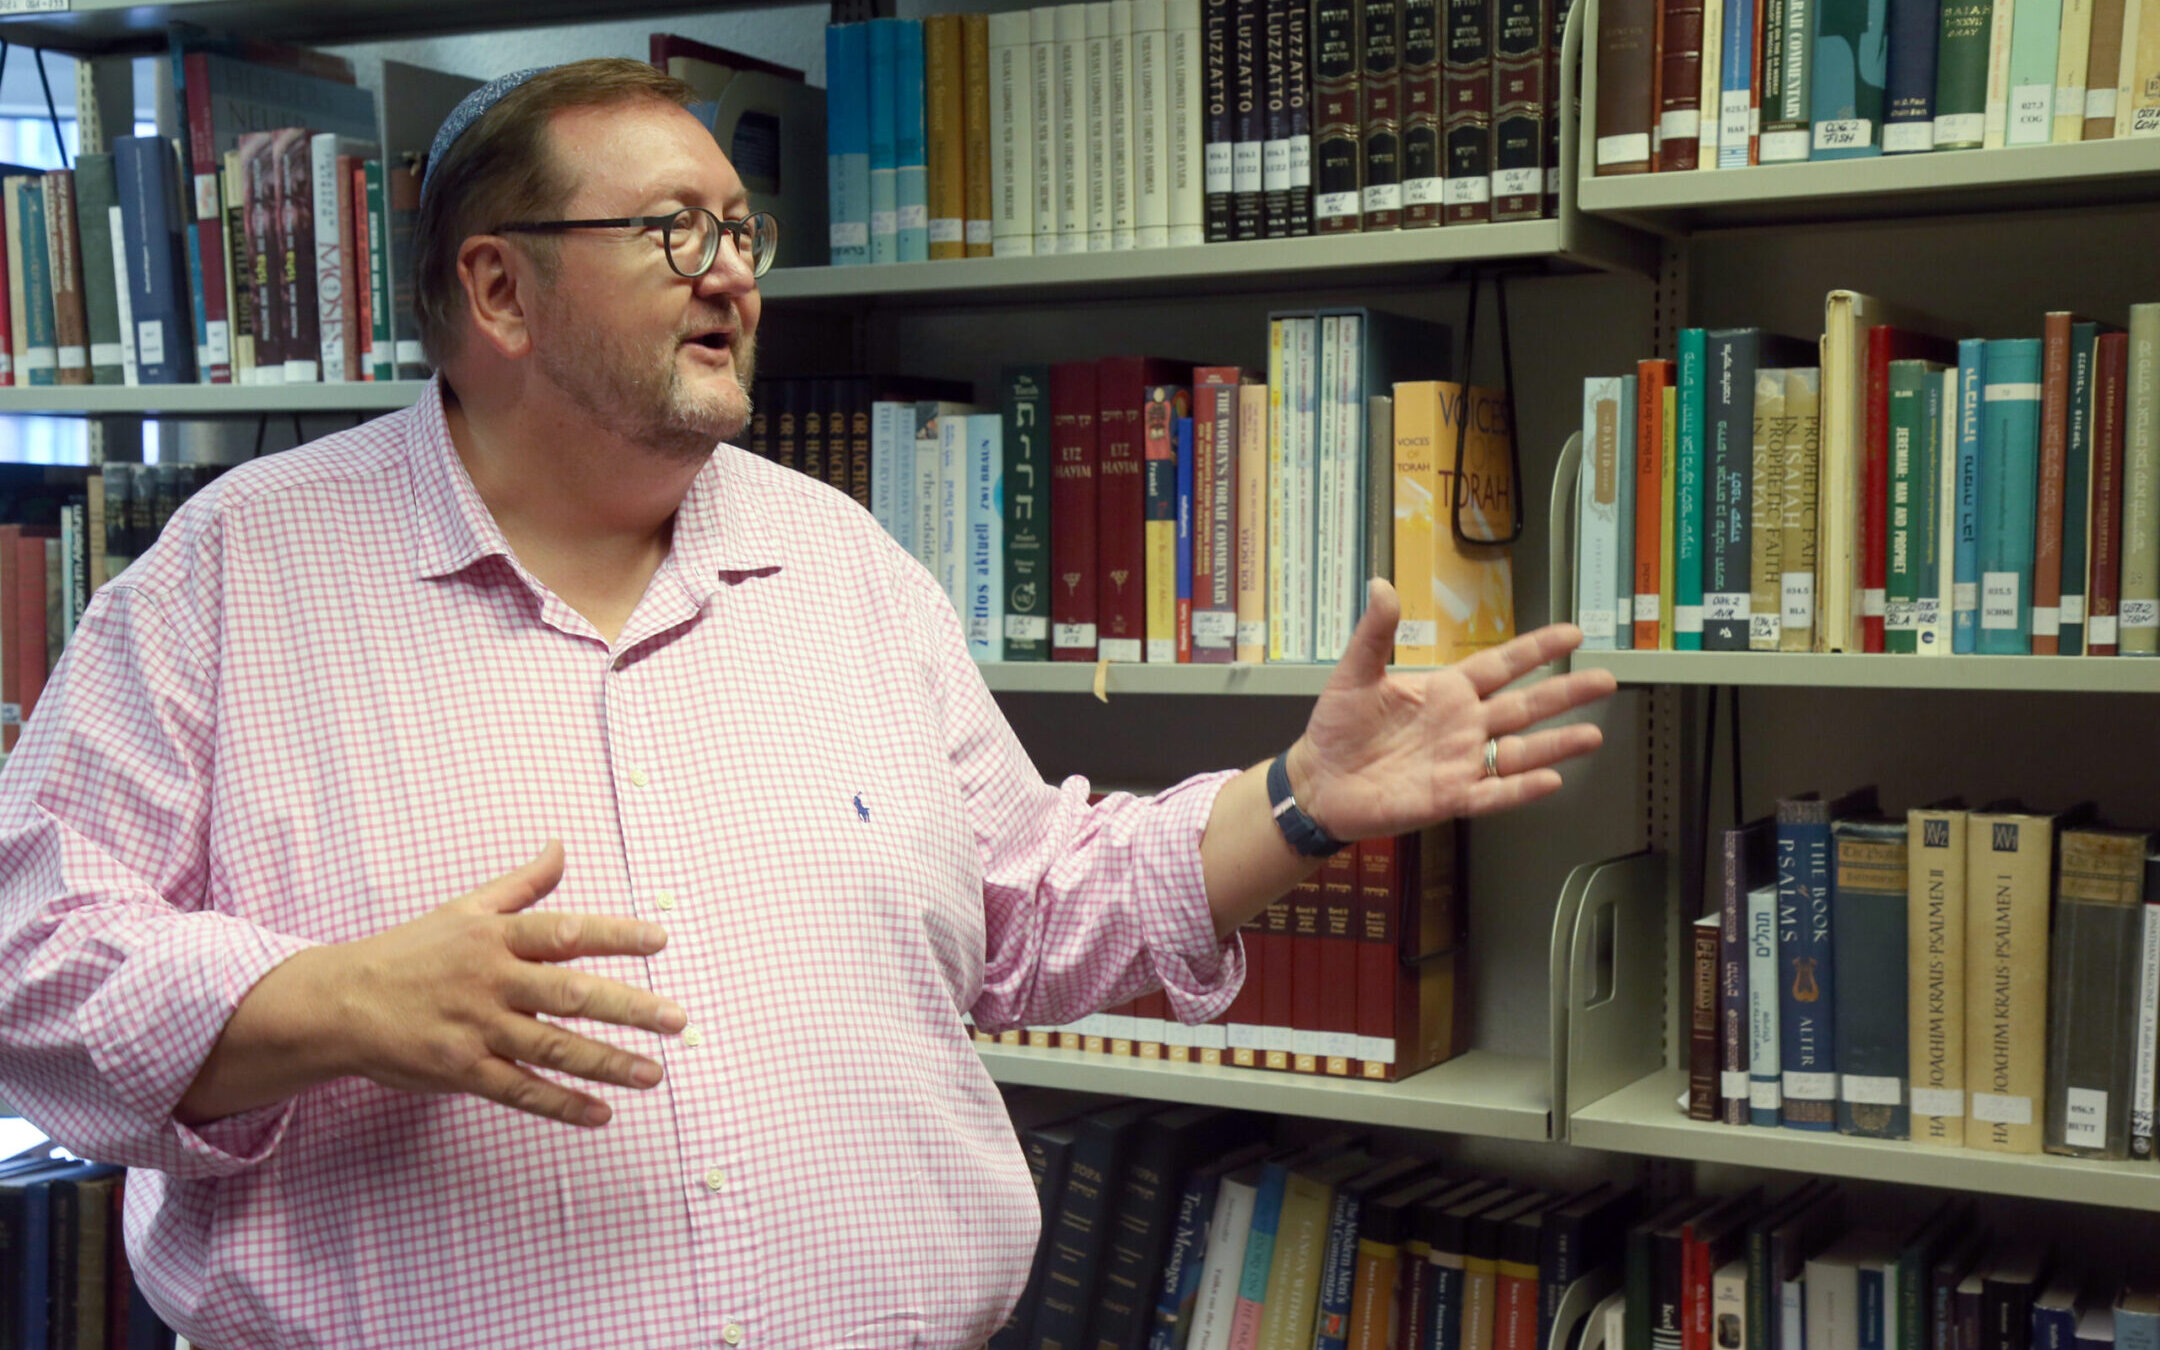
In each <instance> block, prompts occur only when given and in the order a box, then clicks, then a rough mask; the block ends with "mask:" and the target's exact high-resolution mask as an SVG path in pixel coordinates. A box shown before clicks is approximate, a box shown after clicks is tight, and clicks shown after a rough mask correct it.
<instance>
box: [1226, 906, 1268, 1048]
mask: <svg viewBox="0 0 2160 1350" xmlns="http://www.w3.org/2000/svg"><path fill="white" fill-rule="evenodd" d="M1266 931H1267V912H1266V911H1265V910H1263V911H1261V912H1260V913H1258V914H1255V915H1253V916H1252V917H1251V918H1250V919H1247V920H1246V921H1245V926H1244V927H1243V928H1240V929H1239V930H1238V933H1239V934H1240V937H1241V940H1242V942H1243V944H1244V947H1245V983H1244V984H1242V985H1239V986H1238V991H1237V994H1236V995H1235V996H1234V997H1233V998H1232V999H1231V1000H1230V1006H1229V1007H1228V1008H1226V1009H1224V1010H1223V1015H1222V1017H1221V1018H1220V1019H1219V1020H1220V1021H1221V1022H1222V1023H1223V1025H1224V1027H1225V1028H1226V1030H1225V1032H1224V1036H1225V1038H1226V1039H1227V1040H1228V1042H1229V1048H1230V1053H1229V1057H1228V1061H1227V1062H1228V1063H1230V1064H1232V1065H1235V1066H1237V1067H1239V1068H1246V1069H1250V1068H1256V1067H1258V1066H1259V1064H1260V1061H1261V1054H1260V1047H1259V1042H1258V1039H1257V1038H1258V1028H1259V1027H1260V1025H1261V1018H1262V1016H1263V1015H1264V1014H1263V1013H1262V1011H1261V1009H1262V1007H1263V1003H1262V996H1261V992H1260V991H1261V987H1262V985H1263V984H1264V983H1265V981H1266V971H1265V970H1263V969H1262V967H1263V965H1265V962H1264V961H1263V960H1262V959H1261V954H1262V952H1263V951H1264V950H1265V948H1264V946H1263V945H1262V942H1261V935H1262V934H1263V933H1265V932H1266Z"/></svg>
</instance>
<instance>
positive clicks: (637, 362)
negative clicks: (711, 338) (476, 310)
mask: <svg viewBox="0 0 2160 1350" xmlns="http://www.w3.org/2000/svg"><path fill="white" fill-rule="evenodd" d="M730 350H731V354H732V356H733V357H734V360H733V362H732V367H731V372H730V373H731V374H732V375H733V377H734V383H735V386H736V388H735V390H734V392H733V394H732V396H731V395H728V394H719V395H716V396H713V397H708V398H705V399H702V400H693V399H692V398H691V396H690V395H689V394H688V393H687V392H686V391H685V389H684V387H683V383H684V382H683V377H682V368H681V366H680V365H679V364H677V362H678V359H679V351H680V348H679V346H678V345H671V346H670V347H669V348H668V349H667V351H666V355H665V358H664V360H662V361H658V362H654V361H651V360H650V359H649V358H648V357H646V356H645V355H644V354H641V353H631V352H625V351H622V350H619V349H611V348H609V347H607V346H605V345H603V344H602V343H600V342H597V341H594V340H592V339H590V338H584V337H581V338H579V339H576V340H574V341H573V342H572V343H570V344H568V348H567V349H565V348H563V347H551V348H543V349H542V350H540V351H539V352H538V353H537V356H538V359H539V362H540V369H541V371H542V372H543V373H544V374H546V376H547V377H548V380H549V382H550V383H552V384H553V385H554V386H555V387H556V388H557V389H559V390H561V391H562V393H563V395H564V397H566V398H568V399H569V400H570V402H571V403H572V404H573V405H574V406H575V407H576V408H577V409H578V410H579V411H580V412H583V413H584V414H585V415H586V416H588V417H590V418H591V419H592V420H593V421H594V422H595V423H597V424H599V425H601V426H605V427H609V428H611V429H612V430H613V431H615V433H616V434H617V435H620V436H621V437H622V438H623V439H625V440H627V441H630V442H631V443H632V444H635V445H638V446H640V447H642V448H644V449H647V450H650V451H651V452H653V453H654V454H655V455H658V456H660V457H661V458H663V459H666V460H670V461H673V462H676V463H685V462H696V461H702V460H704V459H706V458H707V457H709V456H710V455H711V454H712V452H713V449H714V447H715V446H717V445H719V444H720V443H721V442H723V441H727V440H731V439H733V438H734V437H736V436H738V435H740V434H741V433H742V429H743V428H744V427H745V426H747V425H749V421H750V393H749V389H750V383H751V370H752V367H753V365H754V364H755V362H756V343H755V339H741V340H738V341H737V342H736V344H735V346H734V347H733V348H731V349H730Z"/></svg>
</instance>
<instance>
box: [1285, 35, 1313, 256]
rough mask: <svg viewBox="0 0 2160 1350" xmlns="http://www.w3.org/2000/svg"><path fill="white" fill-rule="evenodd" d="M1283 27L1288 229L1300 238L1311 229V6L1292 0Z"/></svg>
mask: <svg viewBox="0 0 2160 1350" xmlns="http://www.w3.org/2000/svg"><path fill="white" fill-rule="evenodd" d="M1283 31H1284V34H1285V45H1284V51H1283V67H1284V70H1283V78H1284V81H1285V84H1286V92H1285V93H1284V95H1283V102H1284V104H1285V106H1286V107H1287V108H1288V110H1289V118H1290V220H1289V227H1290V228H1289V232H1290V234H1291V236H1292V237H1293V238H1302V237H1304V236H1306V235H1309V234H1311V233H1312V232H1313V205H1312V195H1313V109H1312V105H1313V92H1312V7H1311V6H1310V5H1306V4H1302V3H1297V0H1292V3H1291V4H1290V6H1289V20H1288V22H1287V23H1286V24H1285V25H1284V29H1283Z"/></svg>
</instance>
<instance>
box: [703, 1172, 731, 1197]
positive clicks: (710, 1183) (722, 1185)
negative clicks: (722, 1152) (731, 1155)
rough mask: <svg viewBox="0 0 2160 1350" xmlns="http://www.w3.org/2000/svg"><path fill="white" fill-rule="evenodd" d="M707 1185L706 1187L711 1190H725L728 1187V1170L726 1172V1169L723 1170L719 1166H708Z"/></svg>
mask: <svg viewBox="0 0 2160 1350" xmlns="http://www.w3.org/2000/svg"><path fill="white" fill-rule="evenodd" d="M705 1186H706V1189H708V1190H711V1191H724V1190H726V1189H727V1173H726V1172H725V1171H724V1170H722V1169H721V1168H718V1167H708V1168H706V1169H705Z"/></svg>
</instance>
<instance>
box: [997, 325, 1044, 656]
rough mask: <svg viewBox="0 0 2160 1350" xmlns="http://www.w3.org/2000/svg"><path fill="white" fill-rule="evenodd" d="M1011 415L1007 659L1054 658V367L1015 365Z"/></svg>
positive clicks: (1009, 374)
mask: <svg viewBox="0 0 2160 1350" xmlns="http://www.w3.org/2000/svg"><path fill="white" fill-rule="evenodd" d="M1000 393H1001V395H1002V397H1001V399H1000V402H1001V403H1002V405H1003V412H1004V416H1005V659H1006V660H1008V661H1047V660H1049V659H1050V368H1049V367H1048V366H1011V367H1008V368H1007V369H1006V371H1005V377H1004V380H1003V387H1002V389H1001V391H1000Z"/></svg>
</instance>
